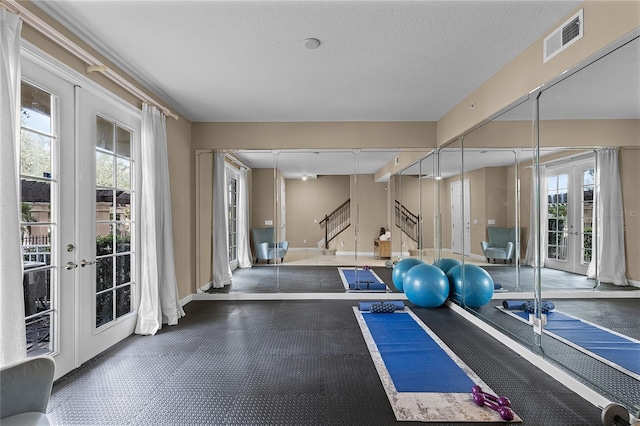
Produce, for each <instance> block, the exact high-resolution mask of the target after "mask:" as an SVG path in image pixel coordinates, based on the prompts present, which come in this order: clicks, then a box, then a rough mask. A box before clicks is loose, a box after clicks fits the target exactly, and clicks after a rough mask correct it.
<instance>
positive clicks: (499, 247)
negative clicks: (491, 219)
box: [480, 227, 516, 263]
mask: <svg viewBox="0 0 640 426" xmlns="http://www.w3.org/2000/svg"><path fill="white" fill-rule="evenodd" d="M487 234H488V236H489V241H482V242H480V245H481V246H482V252H483V253H484V257H486V258H487V262H489V263H491V259H494V260H495V261H497V259H501V260H503V261H504V263H507V260H508V261H509V262H512V261H513V257H514V255H515V251H516V250H515V242H516V228H498V227H489V228H487Z"/></svg>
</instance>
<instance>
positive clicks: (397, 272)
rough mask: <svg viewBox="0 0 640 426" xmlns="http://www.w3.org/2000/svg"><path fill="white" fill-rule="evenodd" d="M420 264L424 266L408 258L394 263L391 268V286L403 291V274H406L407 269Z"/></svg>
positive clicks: (420, 261)
mask: <svg viewBox="0 0 640 426" xmlns="http://www.w3.org/2000/svg"><path fill="white" fill-rule="evenodd" d="M420 264H424V262H423V261H422V260H420V259H416V258H414V257H409V258H406V259H403V260H401V261H400V262H398V263H396V264H395V266H394V267H393V272H392V273H391V281H393V285H394V286H396V288H397V289H398V290H400V291H403V290H402V288H403V286H402V284H403V283H402V280H403V279H404V274H406V273H407V271H408V270H409V269H411V268H413V267H414V266H416V265H420Z"/></svg>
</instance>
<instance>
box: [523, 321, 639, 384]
mask: <svg viewBox="0 0 640 426" xmlns="http://www.w3.org/2000/svg"><path fill="white" fill-rule="evenodd" d="M513 313H514V314H515V315H518V316H519V317H521V318H524V319H525V320H528V319H529V314H528V313H527V312H513ZM545 330H546V331H547V332H548V333H551V334H555V335H556V336H558V337H560V338H562V339H564V340H567V341H569V342H571V343H573V344H574V345H576V346H579V347H581V348H584V349H585V350H587V351H589V352H592V353H593V354H595V355H598V356H599V357H602V358H604V359H606V360H609V361H611V362H613V363H614V364H617V365H619V366H620V367H623V368H624V369H626V370H628V371H631V372H633V373H635V374H638V375H640V343H639V342H637V341H635V340H633V339H630V338H626V337H623V336H620V335H618V334H615V333H613V332H611V331H609V330H606V329H602V328H600V327H596V326H595V325H593V324H589V323H587V322H585V321H582V320H580V319H578V318H572V317H570V316H568V315H565V314H563V313H561V312H550V313H548V314H547V325H546V326H545Z"/></svg>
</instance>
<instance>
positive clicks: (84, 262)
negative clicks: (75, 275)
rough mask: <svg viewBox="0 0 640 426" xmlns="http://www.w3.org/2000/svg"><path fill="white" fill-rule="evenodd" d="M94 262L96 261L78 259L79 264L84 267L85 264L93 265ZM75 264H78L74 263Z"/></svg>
mask: <svg viewBox="0 0 640 426" xmlns="http://www.w3.org/2000/svg"><path fill="white" fill-rule="evenodd" d="M94 263H96V261H95V260H92V261H88V260H84V259H82V260H81V261H80V266H82V267H83V268H84V267H85V266H89V265H93V264H94ZM76 266H78V265H76Z"/></svg>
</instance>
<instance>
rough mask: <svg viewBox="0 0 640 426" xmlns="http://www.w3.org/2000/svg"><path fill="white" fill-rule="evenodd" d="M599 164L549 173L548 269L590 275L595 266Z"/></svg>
mask: <svg viewBox="0 0 640 426" xmlns="http://www.w3.org/2000/svg"><path fill="white" fill-rule="evenodd" d="M594 187H595V162H594V160H586V161H580V162H575V163H572V164H570V165H565V166H562V167H556V168H551V169H547V171H546V192H547V193H546V196H547V219H546V224H547V235H546V259H545V267H548V268H553V269H560V270H563V271H567V272H573V273H577V274H581V275H586V273H587V267H588V266H589V262H591V255H592V235H593V217H594V216H593V212H594Z"/></svg>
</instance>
